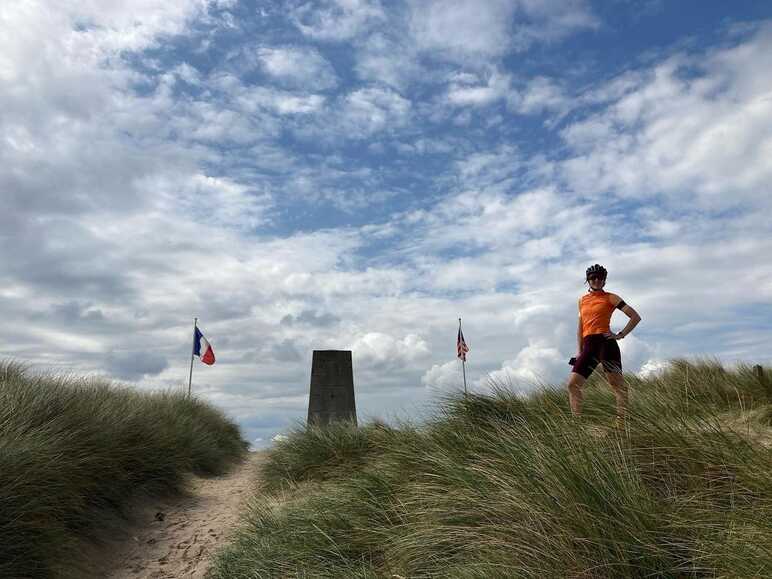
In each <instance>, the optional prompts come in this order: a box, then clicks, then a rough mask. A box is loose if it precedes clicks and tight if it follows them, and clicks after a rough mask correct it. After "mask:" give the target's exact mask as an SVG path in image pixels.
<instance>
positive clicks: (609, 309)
mask: <svg viewBox="0 0 772 579" xmlns="http://www.w3.org/2000/svg"><path fill="white" fill-rule="evenodd" d="M612 295H613V294H610V293H608V292H604V291H597V292H590V293H587V294H584V295H583V296H582V299H581V301H580V303H579V314H580V315H581V317H582V337H583V338H584V337H585V336H589V335H590V334H605V333H606V332H610V331H611V314H612V313H614V308H615V307H616V305H615V304H614V303H612V297H611V296H612Z"/></svg>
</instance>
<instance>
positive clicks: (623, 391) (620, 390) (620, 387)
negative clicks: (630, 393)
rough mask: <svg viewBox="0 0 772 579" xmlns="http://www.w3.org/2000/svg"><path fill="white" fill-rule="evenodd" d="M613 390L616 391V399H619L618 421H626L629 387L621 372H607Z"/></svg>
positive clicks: (607, 378)
mask: <svg viewBox="0 0 772 579" xmlns="http://www.w3.org/2000/svg"><path fill="white" fill-rule="evenodd" d="M606 380H608V383H609V386H611V390H613V391H614V397H615V398H616V399H617V419H618V421H620V422H621V421H624V419H625V414H626V413H627V386H626V385H625V379H624V377H623V376H622V373H621V372H606Z"/></svg>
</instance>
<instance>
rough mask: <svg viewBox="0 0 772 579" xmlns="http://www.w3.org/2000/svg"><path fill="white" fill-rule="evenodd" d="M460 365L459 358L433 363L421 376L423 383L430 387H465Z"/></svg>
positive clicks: (454, 388) (448, 388)
mask: <svg viewBox="0 0 772 579" xmlns="http://www.w3.org/2000/svg"><path fill="white" fill-rule="evenodd" d="M460 365H461V362H460V361H459V360H454V361H451V362H445V363H444V364H433V365H432V367H431V368H429V369H428V370H427V371H426V372H425V373H424V375H423V376H422V377H421V383H422V384H423V385H424V386H426V387H427V388H430V389H438V390H460V389H462V388H463V387H464V380H463V376H462V375H461V368H460Z"/></svg>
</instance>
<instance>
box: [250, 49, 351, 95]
mask: <svg viewBox="0 0 772 579" xmlns="http://www.w3.org/2000/svg"><path fill="white" fill-rule="evenodd" d="M256 57H257V58H258V59H259V61H260V64H261V67H262V68H263V70H264V71H265V72H266V73H267V74H268V75H270V76H271V77H272V78H273V79H275V80H276V81H277V82H279V83H280V84H283V85H285V86H289V87H293V88H304V89H309V90H326V89H331V88H334V87H335V86H336V85H337V82H338V81H337V77H336V74H335V71H334V69H333V68H332V66H331V65H330V63H329V62H328V61H327V60H326V59H325V58H324V57H323V56H322V55H321V54H320V53H319V51H318V50H316V49H315V48H313V47H307V46H303V47H301V46H287V47H267V46H263V47H259V48H257V50H256Z"/></svg>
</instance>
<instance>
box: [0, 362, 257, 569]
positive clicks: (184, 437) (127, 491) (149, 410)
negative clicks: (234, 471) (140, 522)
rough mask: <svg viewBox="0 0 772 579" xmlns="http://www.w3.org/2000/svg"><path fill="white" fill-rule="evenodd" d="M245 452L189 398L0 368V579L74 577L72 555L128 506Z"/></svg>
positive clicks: (222, 421) (234, 432) (228, 426)
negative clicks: (144, 496)
mask: <svg viewBox="0 0 772 579" xmlns="http://www.w3.org/2000/svg"><path fill="white" fill-rule="evenodd" d="M246 448H247V445H246V443H245V442H244V441H243V440H242V439H241V436H240V434H239V430H238V428H237V427H236V426H235V425H234V424H233V423H232V422H230V421H229V420H228V419H226V417H225V416H224V415H223V414H222V413H221V412H220V411H218V410H216V409H215V408H213V407H212V406H210V405H208V404H206V403H204V402H202V401H200V400H197V399H196V398H191V399H187V398H186V397H184V395H182V394H178V393H154V394H150V393H141V392H138V391H135V390H130V389H128V388H122V387H119V386H115V385H112V384H110V383H107V382H105V381H99V380H91V379H81V378H76V377H67V376H50V375H42V374H41V375H32V374H30V373H29V372H28V371H26V370H25V369H24V368H23V367H22V366H20V365H18V364H15V363H10V362H0V577H14V578H26V577H30V578H33V577H54V576H55V577H82V576H83V573H85V571H84V568H83V567H82V566H81V563H82V562H79V561H78V560H77V557H74V556H73V554H74V553H77V552H78V550H79V549H80V548H81V547H83V546H84V545H86V544H90V543H93V542H98V541H99V538H100V535H101V534H102V533H103V532H104V530H105V525H106V524H107V521H115V520H120V519H121V517H123V516H124V515H125V514H126V509H127V507H128V504H129V501H130V500H131V499H134V498H136V497H138V496H140V495H151V496H153V495H161V494H169V493H178V492H181V491H183V490H184V488H185V484H186V476H187V475H188V474H189V473H191V472H195V473H199V474H219V473H222V472H224V471H226V470H227V469H228V468H230V467H231V466H232V465H234V464H235V463H237V462H238V461H240V460H241V459H242V458H243V457H244V455H245V452H246Z"/></svg>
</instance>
